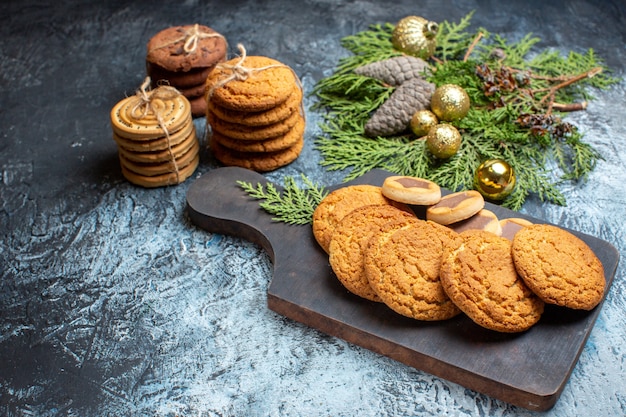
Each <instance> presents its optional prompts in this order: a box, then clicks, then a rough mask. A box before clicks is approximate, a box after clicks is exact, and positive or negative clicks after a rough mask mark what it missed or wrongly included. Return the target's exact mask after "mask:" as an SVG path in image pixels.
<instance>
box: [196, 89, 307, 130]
mask: <svg viewBox="0 0 626 417" xmlns="http://www.w3.org/2000/svg"><path fill="white" fill-rule="evenodd" d="M301 106H302V90H301V89H300V88H294V90H293V92H292V93H291V95H290V96H289V97H288V98H287V100H285V102H284V103H281V104H279V105H278V106H276V107H273V108H271V109H269V110H265V111H259V112H247V111H236V110H230V109H227V108H224V107H221V106H218V105H216V104H215V103H214V102H210V103H208V108H209V110H210V111H211V113H213V114H214V115H215V116H216V117H217V118H218V119H220V120H223V121H225V122H228V123H235V124H238V125H244V126H253V127H254V126H268V125H272V124H274V123H278V122H281V121H283V120H285V119H287V118H288V117H289V116H291V115H292V114H293V113H294V112H300V113H301V114H303V113H304V112H303V111H301Z"/></svg>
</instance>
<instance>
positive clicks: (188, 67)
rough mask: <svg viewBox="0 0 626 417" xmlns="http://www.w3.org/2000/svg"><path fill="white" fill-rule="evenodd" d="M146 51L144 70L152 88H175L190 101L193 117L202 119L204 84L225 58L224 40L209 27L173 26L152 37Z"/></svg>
mask: <svg viewBox="0 0 626 417" xmlns="http://www.w3.org/2000/svg"><path fill="white" fill-rule="evenodd" d="M147 49H148V51H147V56H146V71H147V74H148V76H149V77H150V78H151V80H152V87H157V86H159V85H170V86H172V87H175V88H176V89H177V90H178V91H180V92H181V94H182V95H184V96H185V97H187V99H189V103H190V104H191V114H192V116H193V117H201V116H204V115H205V113H206V101H205V100H204V83H205V81H206V79H207V77H208V76H209V74H210V73H211V71H212V70H213V69H214V68H215V66H216V65H217V64H218V63H219V62H223V61H224V60H225V59H226V51H227V50H228V43H227V42H226V38H224V36H222V35H221V34H219V33H218V32H216V31H215V30H213V29H211V28H210V27H208V26H203V25H199V24H194V25H186V26H173V27H169V28H167V29H164V30H162V31H160V32H159V33H157V34H156V35H154V36H153V37H152V38H151V39H150V41H149V42H148V45H147Z"/></svg>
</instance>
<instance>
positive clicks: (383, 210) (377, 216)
mask: <svg viewBox="0 0 626 417" xmlns="http://www.w3.org/2000/svg"><path fill="white" fill-rule="evenodd" d="M396 219H398V220H401V219H415V216H414V215H412V214H410V213H408V212H406V211H404V210H400V209H398V208H396V207H394V206H392V205H389V204H377V205H371V206H363V207H359V208H357V209H355V210H353V211H351V212H350V213H348V214H347V215H346V216H345V217H344V218H343V219H342V220H341V221H340V222H339V224H338V225H337V227H336V228H335V231H334V232H333V234H332V237H331V239H330V245H329V250H328V252H329V262H330V266H331V268H332V269H333V271H334V272H335V275H336V276H337V279H338V280H339V282H341V283H342V284H343V286H344V287H345V288H346V289H347V290H348V291H350V292H351V293H353V294H356V295H358V296H359V297H362V298H365V299H368V300H371V301H380V298H379V297H378V296H377V295H376V293H375V292H374V290H373V289H372V288H371V287H370V284H369V281H368V279H367V276H366V275H365V265H364V262H363V261H364V256H363V254H364V252H365V249H366V247H367V243H368V242H369V240H370V238H371V237H372V235H374V233H376V232H378V231H379V230H380V228H381V227H382V225H384V224H385V223H388V222H390V221H392V220H396Z"/></svg>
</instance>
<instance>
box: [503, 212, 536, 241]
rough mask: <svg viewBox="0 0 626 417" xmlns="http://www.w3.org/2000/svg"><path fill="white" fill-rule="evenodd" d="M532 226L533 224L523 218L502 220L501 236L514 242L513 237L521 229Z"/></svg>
mask: <svg viewBox="0 0 626 417" xmlns="http://www.w3.org/2000/svg"><path fill="white" fill-rule="evenodd" d="M531 224H533V223H532V222H530V221H528V220H526V219H522V218H521V217H510V218H508V219H502V220H500V229H502V233H501V234H500V236H502V237H505V238H507V239H509V240H513V237H514V236H515V234H516V233H517V232H519V230H520V229H521V228H523V227H526V226H530V225H531Z"/></svg>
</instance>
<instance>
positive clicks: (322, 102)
mask: <svg viewBox="0 0 626 417" xmlns="http://www.w3.org/2000/svg"><path fill="white" fill-rule="evenodd" d="M472 15H473V13H470V14H468V15H467V16H465V17H464V18H463V19H461V21H460V22H458V23H452V22H447V21H444V22H441V23H440V25H439V32H438V35H437V50H436V53H435V56H434V57H433V59H432V71H431V75H430V76H429V77H428V78H429V81H431V82H433V83H434V84H435V85H442V84H457V85H460V86H461V87H463V88H464V89H465V91H467V93H468V95H469V96H470V101H471V103H472V108H471V110H470V112H469V113H468V115H467V116H465V117H464V118H463V119H461V120H459V121H456V122H452V124H454V125H455V126H456V127H457V128H458V129H459V130H460V132H461V134H462V137H463V142H462V145H461V148H460V150H459V152H458V153H457V154H456V155H454V156H453V157H452V158H450V159H448V160H445V161H441V160H437V159H436V158H433V157H432V155H430V153H429V152H427V150H426V147H425V146H424V141H423V140H417V138H416V137H415V136H414V135H412V134H411V133H410V132H407V134H401V135H396V136H389V137H378V138H376V139H373V138H369V137H366V136H364V134H363V126H364V124H365V123H366V122H367V120H368V119H369V116H370V115H371V113H372V112H374V111H375V110H376V109H377V108H378V107H379V106H380V105H381V104H382V103H383V102H384V101H385V100H387V98H388V97H389V96H390V95H391V93H392V92H393V88H390V87H388V86H385V85H383V84H382V83H381V82H378V81H376V80H374V79H371V78H367V77H362V76H358V75H356V74H355V73H354V72H353V71H354V69H355V68H357V67H359V66H361V65H365V64H368V63H371V62H376V61H382V60H384V59H388V58H390V57H392V56H395V55H398V54H399V52H397V51H395V50H394V49H393V46H392V44H391V34H392V31H393V28H394V26H393V25H390V24H385V25H374V26H371V27H370V29H369V30H366V31H363V32H360V33H357V34H354V35H351V36H348V37H346V38H344V39H343V40H342V46H344V47H345V48H346V49H348V50H349V51H350V52H352V55H350V56H347V57H345V58H342V59H341V60H340V62H339V65H338V67H337V69H336V71H335V72H334V73H333V74H332V75H331V76H329V77H327V78H324V79H321V80H320V81H319V82H318V83H317V84H316V86H315V88H314V91H313V93H314V94H315V95H316V96H317V97H318V99H319V101H318V102H317V103H316V106H315V108H317V109H320V110H325V111H326V113H325V115H324V122H323V123H322V124H321V130H322V133H323V134H322V135H321V136H320V137H318V138H317V139H316V141H315V146H316V147H317V149H318V150H320V152H321V153H322V156H323V159H322V162H321V164H322V165H323V166H325V167H326V168H327V169H330V170H346V171H347V175H346V180H350V179H354V178H356V177H359V176H361V175H363V174H365V173H366V172H368V171H369V170H371V169H374V168H381V169H387V170H389V171H392V172H394V173H397V174H398V175H413V176H418V177H423V178H428V179H431V180H433V181H436V182H438V183H439V185H440V186H442V187H445V188H448V189H451V190H457V189H461V188H471V187H472V186H473V175H474V172H475V169H476V168H477V166H478V165H479V164H480V162H482V161H483V160H485V159H488V158H500V159H504V160H506V161H507V162H509V164H511V165H512V166H513V168H514V170H515V172H516V177H517V186H516V188H515V190H514V192H513V193H512V194H511V195H510V196H509V197H508V198H507V199H506V200H505V201H504V202H503V205H504V206H506V207H509V208H511V209H514V210H518V209H520V208H521V206H522V205H523V203H524V201H525V200H526V198H527V197H528V196H529V195H530V194H531V193H532V194H536V195H537V196H538V197H539V198H540V199H541V200H542V201H547V202H551V203H554V204H561V205H563V204H565V199H564V198H563V195H562V194H561V193H560V192H559V190H558V186H559V184H560V183H561V182H562V181H565V180H579V179H584V178H586V177H587V175H588V174H589V173H590V172H591V170H592V169H593V168H594V167H595V165H596V163H597V161H598V160H599V159H601V158H602V157H601V155H600V154H599V153H598V152H597V151H596V150H595V149H593V148H592V147H591V146H590V145H588V144H586V143H584V142H583V141H582V134H581V133H580V132H579V131H578V129H577V128H576V127H575V126H572V125H570V124H568V123H565V122H563V121H562V120H561V118H560V116H561V115H562V114H563V113H558V112H566V111H574V110H581V109H584V108H585V107H586V103H587V101H588V100H591V99H592V98H593V97H592V95H591V93H590V92H589V88H596V89H604V88H607V87H609V86H611V85H613V84H615V83H616V82H618V81H619V80H618V79H617V78H613V77H611V76H610V72H609V71H608V68H606V67H605V66H604V65H603V63H602V61H601V60H600V59H599V58H598V57H596V56H595V53H594V52H593V50H589V51H588V52H587V53H586V54H578V53H573V52H571V53H569V54H568V55H567V56H563V55H562V54H560V53H559V52H558V51H552V50H547V51H540V52H538V53H537V52H535V51H534V50H533V48H534V47H535V46H536V44H537V43H538V42H539V41H540V40H539V39H538V38H537V37H534V36H532V34H528V35H526V36H524V37H523V38H522V39H520V40H519V41H518V42H515V43H510V42H508V41H507V40H506V39H505V38H503V37H501V36H499V35H497V34H496V35H492V34H491V33H489V32H488V31H487V30H486V29H484V28H479V29H478V30H477V31H476V32H470V31H469V30H468V29H469V26H470V21H471V17H472ZM531 52H532V53H533V54H532V58H528V57H529V56H530V55H531ZM479 75H480V76H479ZM548 165H555V166H556V167H557V168H558V170H552V169H547V168H546V167H547V166H548ZM558 171H560V172H558Z"/></svg>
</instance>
